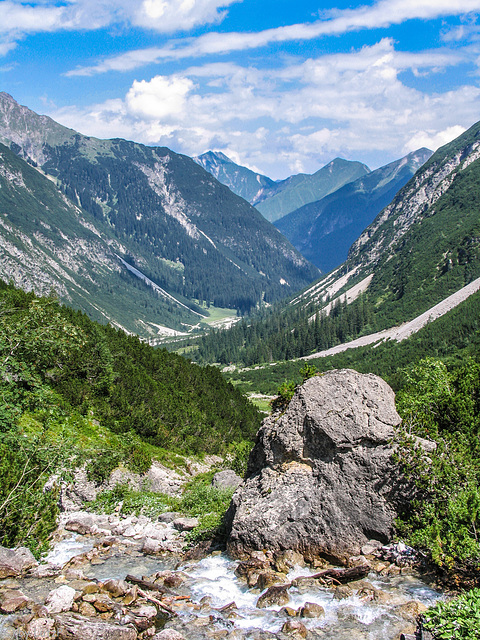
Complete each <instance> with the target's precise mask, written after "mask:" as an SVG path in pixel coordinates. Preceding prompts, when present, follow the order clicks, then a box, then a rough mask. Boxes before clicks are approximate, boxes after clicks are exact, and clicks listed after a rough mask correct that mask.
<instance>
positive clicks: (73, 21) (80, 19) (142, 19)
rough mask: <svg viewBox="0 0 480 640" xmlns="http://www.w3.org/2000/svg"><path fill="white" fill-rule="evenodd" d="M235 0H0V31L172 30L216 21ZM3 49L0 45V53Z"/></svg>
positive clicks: (137, 59)
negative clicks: (123, 26)
mask: <svg viewBox="0 0 480 640" xmlns="http://www.w3.org/2000/svg"><path fill="white" fill-rule="evenodd" d="M236 2H242V0H142V1H141V2H137V1H136V0H135V1H131V0H69V1H67V3H66V4H63V5H61V6H58V2H56V0H32V1H31V2H23V1H15V0H0V16H1V20H0V33H4V34H8V35H9V38H10V39H11V40H18V39H19V38H21V37H22V35H25V34H29V33H41V32H55V31H63V30H80V31H92V30H95V29H100V28H102V27H107V26H110V25H113V24H129V25H132V26H136V27H141V28H144V29H148V30H153V31H157V32H159V33H174V32H178V31H188V30H189V29H192V28H193V27H196V26H198V25H204V24H211V23H218V22H220V21H221V20H222V19H223V18H224V17H225V15H226V11H225V10H226V8H227V7H229V6H230V5H231V4H234V3H236ZM6 51H7V50H6V49H5V48H4V47H3V46H2V45H0V55H2V54H3V55H4V54H5V53H6ZM147 55H148V53H147ZM131 59H132V61H133V60H135V64H136V66H138V65H139V64H141V63H142V60H143V59H144V56H142V54H141V53H138V54H137V53H135V52H133V55H132V58H131ZM113 65H114V66H113V68H115V62H113Z"/></svg>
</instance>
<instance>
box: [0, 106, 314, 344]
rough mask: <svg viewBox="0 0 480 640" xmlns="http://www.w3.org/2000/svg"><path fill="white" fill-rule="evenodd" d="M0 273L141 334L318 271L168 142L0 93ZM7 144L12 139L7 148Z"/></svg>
mask: <svg viewBox="0 0 480 640" xmlns="http://www.w3.org/2000/svg"><path fill="white" fill-rule="evenodd" d="M0 140H1V141H2V142H3V143H4V145H5V146H2V147H1V151H0V184H1V188H0V212H1V214H2V216H1V222H0V224H1V227H2V230H1V244H2V254H3V255H2V257H1V259H0V263H1V266H0V277H2V278H3V279H4V280H7V281H9V280H12V281H13V282H14V283H15V284H17V285H19V286H22V287H23V288H25V289H33V290H35V291H36V292H37V293H39V294H47V293H49V292H50V291H52V290H53V291H55V292H56V294H57V295H58V297H59V299H60V300H61V301H62V302H65V303H67V304H69V305H72V306H74V307H76V308H78V309H81V310H84V311H86V312H87V313H88V314H89V315H90V316H91V317H92V318H94V319H97V320H102V321H105V320H106V321H109V322H111V323H112V324H114V325H116V326H118V327H122V328H123V329H125V330H126V331H128V332H132V333H136V334H138V335H140V336H142V337H144V338H149V339H154V340H155V339H160V338H161V337H162V336H164V335H165V334H167V335H169V334H172V333H175V332H182V333H188V332H190V331H192V330H194V329H195V328H198V327H199V326H200V325H201V323H202V322H204V321H205V320H208V318H209V316H210V315H211V313H210V311H209V309H208V308H209V307H211V306H213V307H215V308H217V307H218V308H222V309H223V308H225V309H229V310H230V311H229V314H230V316H235V315H236V314H237V313H238V314H240V313H244V312H246V311H249V310H251V309H252V308H254V307H256V306H260V305H261V304H263V303H271V302H274V301H275V300H278V299H280V298H282V297H286V296H289V295H292V294H293V293H294V292H295V291H298V290H299V289H301V288H302V287H305V285H307V284H308V283H309V282H312V281H313V280H314V279H315V278H317V277H318V276H319V271H318V269H317V268H316V267H314V266H313V265H311V264H310V263H309V262H308V261H307V260H305V258H303V256H302V255H301V254H300V253H299V252H298V251H297V250H295V249H294V248H293V247H292V245H291V244H290V243H289V242H288V241H287V240H286V239H285V238H284V237H283V236H282V235H281V234H280V233H279V232H278V231H277V230H276V229H275V228H274V227H273V226H272V225H271V224H270V223H268V222H267V221H266V220H265V219H264V218H263V216H262V215H260V213H258V211H257V210H256V209H254V208H253V207H252V206H250V205H249V204H248V203H247V202H246V201H245V200H243V199H241V198H239V197H238V196H236V195H234V194H233V193H232V192H231V191H230V190H229V189H227V188H226V187H225V186H223V185H222V184H220V183H219V182H218V181H217V180H215V179H214V178H213V177H212V176H211V175H210V174H209V173H207V172H206V171H205V170H204V169H202V168H201V167H200V166H199V165H198V164H197V163H195V162H194V161H193V160H191V159H190V158H188V157H186V156H181V155H178V154H176V153H174V152H172V151H170V150H169V149H166V148H159V147H155V148H151V147H146V146H143V145H140V144H136V143H133V142H127V141H125V140H119V139H116V140H98V139H95V138H90V137H86V136H83V135H81V134H79V133H77V132H75V131H73V130H71V129H67V128H65V127H63V126H61V125H59V124H57V123H56V122H54V121H53V120H51V119H50V118H48V117H45V116H39V115H37V114H36V113H34V112H32V111H30V110H29V109H27V108H26V107H22V106H20V105H18V104H17V103H16V102H15V100H14V99H13V98H12V97H11V96H9V95H8V94H5V93H1V94H0ZM7 147H8V148H7Z"/></svg>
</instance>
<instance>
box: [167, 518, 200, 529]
mask: <svg viewBox="0 0 480 640" xmlns="http://www.w3.org/2000/svg"><path fill="white" fill-rule="evenodd" d="M198 524H199V520H198V518H177V519H176V520H174V521H173V526H174V527H175V529H176V530H177V531H192V529H195V527H198Z"/></svg>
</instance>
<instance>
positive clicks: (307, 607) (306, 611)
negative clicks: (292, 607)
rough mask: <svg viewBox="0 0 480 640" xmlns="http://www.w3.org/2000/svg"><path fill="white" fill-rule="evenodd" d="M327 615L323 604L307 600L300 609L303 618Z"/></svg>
mask: <svg viewBox="0 0 480 640" xmlns="http://www.w3.org/2000/svg"><path fill="white" fill-rule="evenodd" d="M324 615H325V609H324V608H323V607H322V605H321V604H317V603H315V602H306V603H305V604H304V605H303V607H302V608H301V609H300V617H301V618H320V617H321V616H324Z"/></svg>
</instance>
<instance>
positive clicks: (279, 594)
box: [257, 585, 290, 609]
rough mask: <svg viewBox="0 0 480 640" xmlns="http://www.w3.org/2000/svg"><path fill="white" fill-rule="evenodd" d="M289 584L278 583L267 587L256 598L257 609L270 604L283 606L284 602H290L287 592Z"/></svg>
mask: <svg viewBox="0 0 480 640" xmlns="http://www.w3.org/2000/svg"><path fill="white" fill-rule="evenodd" d="M289 586H290V585H280V586H276V587H269V588H268V589H267V590H266V591H265V593H262V595H261V596H260V597H259V599H258V600H257V609H263V608H264V607H271V606H272V605H280V606H283V605H284V604H288V603H289V602H290V596H289V594H288V587H289Z"/></svg>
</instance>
